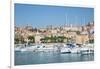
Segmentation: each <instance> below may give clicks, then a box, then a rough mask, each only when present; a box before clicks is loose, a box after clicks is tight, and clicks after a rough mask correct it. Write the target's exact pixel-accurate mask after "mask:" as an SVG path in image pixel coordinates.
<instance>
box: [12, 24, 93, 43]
mask: <svg viewBox="0 0 100 69" xmlns="http://www.w3.org/2000/svg"><path fill="white" fill-rule="evenodd" d="M14 34H15V38H14V41H15V44H25V43H27V42H28V44H32V43H76V44H85V43H94V22H89V23H88V24H86V25H83V26H77V25H72V24H70V25H67V24H65V25H62V26H57V27H54V26H52V25H49V26H47V27H45V28H33V27H32V26H31V25H26V26H23V27H19V26H15V32H14Z"/></svg>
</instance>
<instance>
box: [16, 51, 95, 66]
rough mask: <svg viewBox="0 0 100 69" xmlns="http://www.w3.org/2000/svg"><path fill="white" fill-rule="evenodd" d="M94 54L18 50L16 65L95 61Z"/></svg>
mask: <svg viewBox="0 0 100 69" xmlns="http://www.w3.org/2000/svg"><path fill="white" fill-rule="evenodd" d="M93 60H94V54H86V55H81V54H70V53H69V54H68V53H67V54H60V53H55V52H28V51H26V52H16V51H15V65H29V64H31V65H33V64H47V63H68V62H83V61H93Z"/></svg>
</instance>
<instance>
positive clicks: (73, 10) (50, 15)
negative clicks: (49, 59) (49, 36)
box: [15, 4, 94, 28]
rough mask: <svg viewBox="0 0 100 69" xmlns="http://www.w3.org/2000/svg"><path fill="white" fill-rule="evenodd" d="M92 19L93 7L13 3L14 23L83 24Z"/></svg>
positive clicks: (38, 26)
mask: <svg viewBox="0 0 100 69" xmlns="http://www.w3.org/2000/svg"><path fill="white" fill-rule="evenodd" d="M91 21H94V9H93V8H82V7H68V6H66V7H65V6H49V5H32V4H15V25H17V26H23V25H27V24H29V25H32V26H33V27H37V28H42V27H46V26H48V25H53V26H59V25H64V24H73V25H85V24H87V23H88V22H91Z"/></svg>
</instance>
